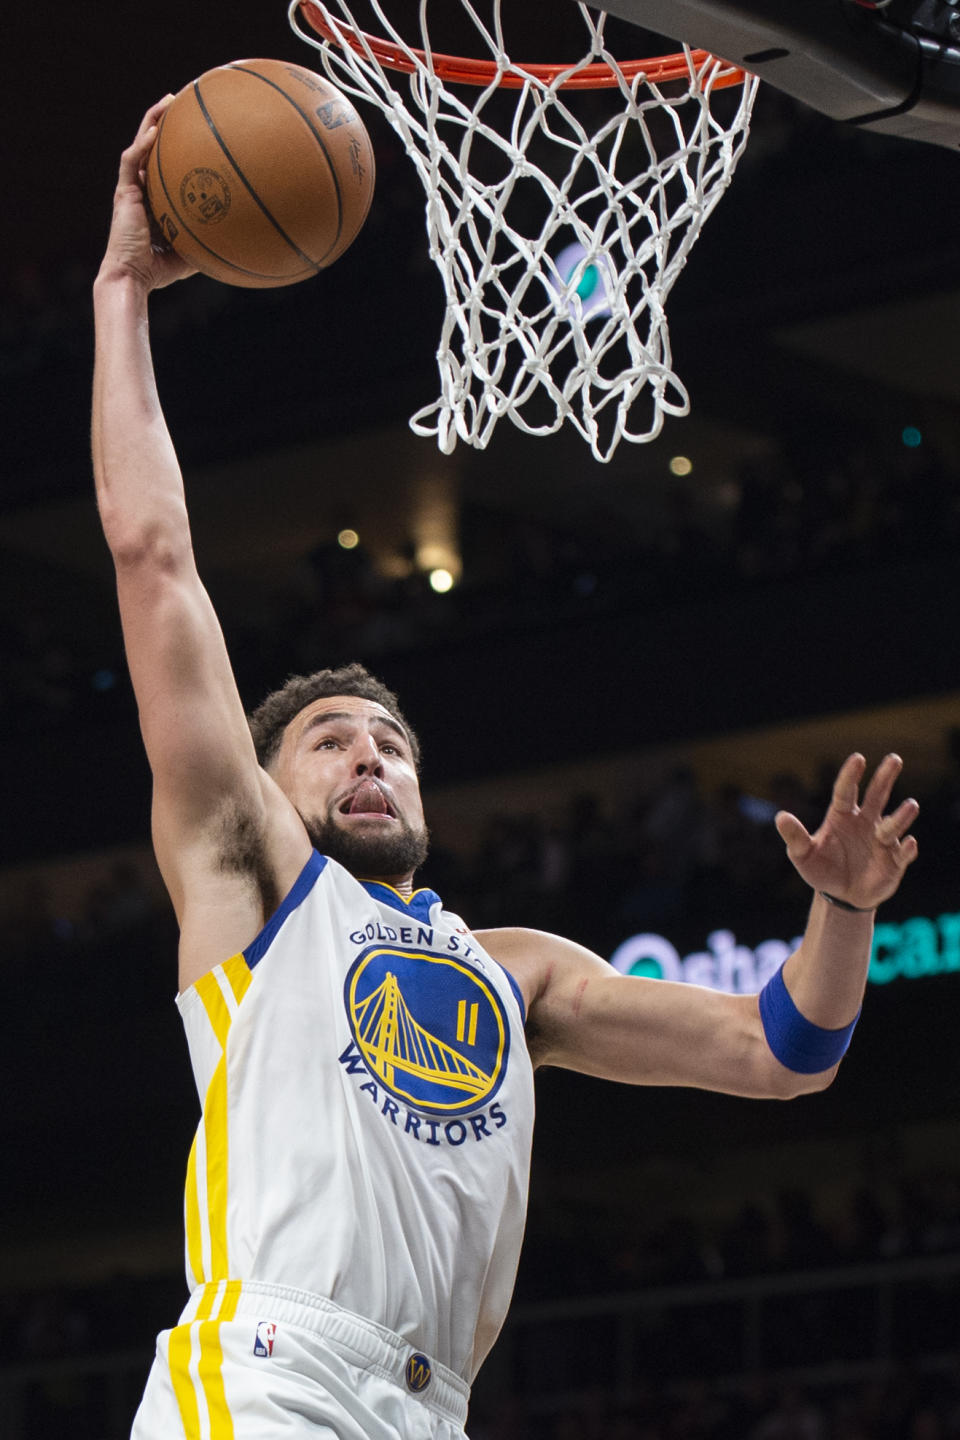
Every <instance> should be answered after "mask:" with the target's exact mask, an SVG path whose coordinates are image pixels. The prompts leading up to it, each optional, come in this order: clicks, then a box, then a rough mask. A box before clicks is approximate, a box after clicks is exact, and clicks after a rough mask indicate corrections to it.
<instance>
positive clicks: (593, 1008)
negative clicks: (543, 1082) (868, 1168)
mask: <svg viewBox="0 0 960 1440" xmlns="http://www.w3.org/2000/svg"><path fill="white" fill-rule="evenodd" d="M552 949H553V954H552V957H551V961H550V964H549V966H548V974H549V980H548V983H547V984H546V985H545V987H544V989H543V991H542V993H541V996H540V998H539V1000H538V1003H537V1006H536V1023H537V1036H538V1043H539V1047H540V1057H539V1058H540V1062H541V1063H543V1064H552V1065H559V1066H562V1067H564V1068H566V1069H571V1070H579V1071H581V1072H582V1073H584V1074H588V1075H595V1076H597V1077H599V1078H601V1079H606V1080H619V1081H624V1082H626V1083H628V1084H634V1085H685V1086H693V1087H697V1088H700V1089H709V1090H718V1091H723V1092H725V1093H728V1094H735V1095H754V1096H758V1095H768V1096H774V1095H780V1094H784V1093H787V1091H788V1090H789V1089H790V1080H789V1073H788V1072H786V1071H784V1070H783V1067H782V1066H780V1065H779V1064H778V1063H777V1061H776V1060H775V1059H774V1057H773V1055H772V1054H771V1052H770V1049H769V1047H768V1045H767V1043H766V1040H765V1038H764V1034H763V1027H762V1025H761V1023H760V1017H759V1012H758V1008H757V1001H756V997H755V996H750V995H727V994H723V993H721V992H718V991H713V990H707V989H704V988H702V987H699V986H693V985H683V984H677V983H673V982H670V981H665V980H650V979H646V978H643V977H639V976H625V975H619V974H617V973H616V972H615V971H613V970H611V968H610V966H609V965H608V964H607V963H606V961H604V960H601V959H600V957H599V956H596V955H593V954H591V953H590V952H589V951H586V950H583V949H582V948H581V947H580V946H576V945H571V944H570V943H569V942H565V941H561V940H555V941H554V942H553V947H552Z"/></svg>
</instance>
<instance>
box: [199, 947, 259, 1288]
mask: <svg viewBox="0 0 960 1440" xmlns="http://www.w3.org/2000/svg"><path fill="white" fill-rule="evenodd" d="M252 978H253V974H252V971H251V970H250V967H249V965H248V964H247V962H246V960H245V959H244V957H243V955H242V954H237V955H234V956H232V957H231V958H230V959H229V960H228V961H227V962H226V963H225V964H224V965H217V966H215V968H214V969H213V970H208V971H207V973H206V974H205V975H202V976H201V977H200V979H199V980H198V981H197V982H196V985H195V987H194V988H195V989H196V991H197V994H198V995H199V997H200V1000H201V1002H202V1004H203V1008H204V1010H205V1011H206V1014H207V1019H208V1020H209V1022H210V1026H211V1028H212V1030H213V1033H214V1035H215V1036H216V1039H217V1043H218V1044H219V1046H220V1060H219V1062H218V1064H217V1067H216V1069H215V1070H214V1072H213V1075H212V1076H211V1079H210V1084H209V1086H208V1087H207V1094H206V1097H205V1099H204V1104H203V1118H202V1120H201V1122H200V1127H199V1130H198V1133H197V1135H196V1137H195V1138H194V1142H193V1147H192V1149H191V1151H190V1159H189V1161H188V1163H187V1183H186V1194H185V1202H184V1214H185V1220H186V1232H187V1258H188V1261H189V1264H190V1269H191V1271H192V1272H193V1277H194V1280H195V1282H196V1283H197V1284H202V1283H204V1282H206V1281H209V1280H219V1279H222V1278H224V1277H225V1276H226V1275H228V1274H229V1273H230V1272H229V1260H228V1255H227V1185H228V1157H229V1143H228V1113H227V1060H226V1049H227V1037H228V1035H229V1033H230V1026H231V1024H232V1021H233V1016H234V1014H235V1013H236V1009H237V1007H238V1006H239V1004H240V1002H241V1001H242V1000H243V997H244V995H246V993H247V990H248V989H249V987H250V981H251V980H252ZM201 1167H202V1170H203V1180H204V1182H205V1184H204V1186H203V1191H204V1192H205V1193H204V1194H202V1193H201V1185H200V1179H201V1177H200V1173H199V1170H200V1168H201ZM205 1240H206V1241H207V1244H206V1245H205V1244H204V1241H205ZM205 1253H206V1254H208V1255H209V1264H204V1254H205Z"/></svg>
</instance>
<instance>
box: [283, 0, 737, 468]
mask: <svg viewBox="0 0 960 1440" xmlns="http://www.w3.org/2000/svg"><path fill="white" fill-rule="evenodd" d="M444 3H445V4H447V5H449V4H450V0H444ZM461 3H462V5H463V8H464V11H465V13H466V14H467V16H469V18H470V21H471V22H472V25H473V27H474V28H475V30H476V32H477V34H478V36H479V37H480V38H481V39H482V42H483V45H484V47H485V51H486V53H487V55H488V56H489V57H490V58H491V59H492V61H493V62H494V64H493V67H492V69H491V74H492V79H490V81H489V83H486V84H485V85H483V86H481V87H479V88H469V87H467V86H466V85H463V84H458V83H454V82H452V81H450V80H444V79H443V78H442V77H441V76H440V75H438V74H437V72H436V68H435V65H434V58H433V56H432V54H431V46H430V35H429V30H428V17H427V11H428V0H419V8H418V17H419V35H418V36H417V38H416V42H415V44H414V43H413V42H411V41H410V40H408V39H405V38H404V37H403V36H402V35H401V34H400V33H399V31H398V30H397V28H396V26H395V25H394V23H393V22H392V21H391V20H390V18H389V17H388V16H387V14H386V13H385V12H384V9H383V7H382V5H381V3H380V0H367V6H368V10H369V11H370V12H372V14H373V17H374V20H375V23H376V25H377V26H378V27H380V30H381V34H382V35H383V36H385V37H386V38H387V39H388V40H389V41H390V42H392V44H393V46H394V47H396V51H397V52H398V54H399V58H400V59H401V61H402V62H403V63H404V64H405V65H406V66H407V67H408V68H409V70H410V73H409V74H406V75H403V74H398V73H397V72H396V71H395V70H394V69H393V68H386V66H385V64H383V63H381V60H380V59H378V56H377V54H376V53H374V47H373V45H372V44H371V40H370V38H369V35H368V34H364V32H363V31H362V30H361V27H360V25H359V24H358V22H357V20H356V18H355V16H354V14H353V13H352V11H351V8H350V4H349V3H348V0H329V3H323V0H311V9H312V10H313V11H315V12H319V15H320V16H321V17H322V20H323V22H325V24H326V26H327V27H328V28H329V31H330V32H331V33H332V35H333V36H334V37H336V43H335V42H334V41H331V40H330V39H324V38H321V36H320V35H319V34H316V33H311V32H310V31H308V30H307V29H306V28H305V25H304V23H303V21H302V20H301V15H300V4H301V0H293V3H292V4H291V6H290V22H291V24H292V26H293V28H294V30H295V31H296V32H297V33H298V34H299V35H300V36H301V37H302V38H303V39H304V40H306V41H307V43H308V44H310V45H313V46H315V47H316V48H317V49H318V50H319V51H320V52H321V55H322V57H323V65H324V69H325V70H326V72H327V74H328V75H329V76H330V78H331V79H332V80H333V82H334V83H335V84H337V85H338V86H339V87H340V89H341V90H344V91H346V92H347V93H349V94H352V95H355V96H359V97H361V98H365V99H368V100H371V101H373V102H374V104H376V105H377V106H378V107H379V108H380V110H382V112H383V113H384V115H385V116H386V117H387V119H388V120H389V122H390V124H391V125H392V126H393V128H394V130H395V131H396V132H397V134H398V135H399V136H400V138H401V140H402V142H403V144H404V147H405V149H406V151H407V153H408V155H409V156H410V158H411V159H412V161H413V163H414V165H415V166H416V170H417V174H418V175H419V176H420V179H421V181H422V182H423V185H424V188H425V190H426V194H427V209H426V218H427V233H428V239H429V246H430V255H431V257H432V259H433V260H434V261H435V262H436V264H437V267H438V269H439V271H440V274H441V276H442V279H443V285H444V291H445V299H446V308H445V313H444V319H443V322H442V332H441V338H440V344H439V346H438V350H437V361H438V365H439V371H440V395H439V397H438V399H437V400H436V401H435V402H434V403H433V404H430V405H428V406H425V407H424V408H423V409H422V410H419V411H418V412H417V413H416V414H415V415H414V416H413V417H412V418H411V421H410V424H411V426H412V428H413V429H414V431H416V432H417V433H418V434H421V435H435V436H436V437H437V442H438V444H439V446H440V449H441V450H443V451H444V452H446V453H449V452H450V451H452V450H453V449H454V447H455V445H456V443H457V439H458V438H459V439H462V440H464V441H466V442H468V443H469V444H471V445H473V446H476V447H477V448H479V449H482V448H484V447H485V446H486V445H487V443H488V442H489V439H490V436H491V433H492V431H493V429H494V426H495V425H496V423H497V421H498V420H499V419H500V418H501V417H503V416H508V417H509V418H510V419H511V420H512V421H513V423H514V424H515V425H517V426H519V427H520V428H521V429H522V430H524V431H527V432H528V433H530V434H534V435H546V434H550V433H552V432H554V431H556V430H558V429H559V428H560V427H561V425H563V423H564V422H565V421H569V422H570V423H571V424H573V425H574V426H575V427H576V428H577V430H578V431H579V432H580V434H581V435H582V436H583V438H584V439H585V440H586V441H587V443H588V444H589V445H590V448H591V450H592V451H593V454H594V456H595V457H596V458H597V459H598V460H609V459H610V457H611V455H612V454H613V452H614V450H615V449H616V447H617V445H618V444H619V443H620V441H621V440H627V441H630V442H634V443H642V442H644V441H649V440H652V439H653V438H654V437H655V436H656V435H657V434H658V433H659V431H660V429H661V427H662V425H663V422H664V417H665V416H666V415H685V414H686V413H687V412H688V411H689V408H690V404H689V397H688V395H687V392H686V389H685V388H684V386H683V384H682V382H681V381H680V379H679V378H678V376H677V375H676V374H675V373H674V371H673V369H672V362H671V353H670V337H669V332H668V328H667V317H666V301H667V296H668V295H669V293H670V290H671V288H672V286H673V284H674V282H675V281H676V279H677V276H678V275H679V274H680V271H681V270H682V269H683V266H684V264H685V263H686V259H687V256H688V255H689V253H690V250H691V248H692V246H693V244H694V242H695V240H696V238H697V236H698V234H699V232H700V227H701V225H702V224H703V222H704V220H705V219H706V217H707V216H708V215H709V214H710V212H711V211H712V210H713V208H714V206H715V205H716V203H717V201H718V200H719V198H720V196H721V194H722V193H723V191H724V190H725V188H726V186H727V185H728V184H729V182H730V179H731V177H732V175H733V171H734V168H735V167H736V164H737V160H738V159H739V157H740V154H741V152H742V150H743V147H744V145H745V143H746V137H747V131H748V126H749V119H750V111H751V108H752V105H753V99H754V94H755V92H756V83H757V82H756V81H755V80H754V79H753V78H752V77H749V76H748V77H747V78H746V81H745V82H744V83H743V84H742V85H739V86H737V87H736V88H732V87H731V88H730V89H723V90H722V95H723V100H722V103H721V104H717V100H718V99H720V93H721V87H723V85H724V81H727V82H729V80H730V77H731V67H730V66H727V65H725V64H724V62H723V61H719V60H716V59H714V58H713V57H712V56H706V57H704V56H702V54H700V55H697V54H693V53H691V52H690V51H689V50H685V57H686V63H685V64H684V65H682V71H683V78H682V79H680V80H678V81H669V82H665V83H660V84H653V83H650V82H649V81H645V80H644V78H643V77H642V76H640V75H638V76H635V77H633V78H632V79H630V78H628V77H627V75H625V74H624V70H623V68H622V67H621V65H619V64H618V62H617V60H616V59H615V58H614V57H613V56H612V55H611V54H610V53H609V52H608V50H607V48H606V44H605V40H604V30H605V26H606V16H605V15H604V14H602V13H596V12H592V11H590V10H588V9H587V7H586V6H585V5H582V4H581V5H580V6H579V7H578V8H579V9H580V11H581V14H582V17H583V21H584V24H585V26H586V30H587V35H588V38H589V44H588V46H587V48H586V50H585V53H584V55H583V57H582V59H580V60H579V61H578V62H577V63H575V64H571V65H570V66H569V67H568V68H567V69H565V70H563V71H562V72H561V73H560V74H558V75H556V76H555V77H553V78H551V79H543V78H538V77H537V76H533V75H531V74H530V72H529V71H528V70H524V69H521V68H520V67H518V66H517V65H516V64H515V63H514V62H512V61H511V60H510V58H509V56H508V55H507V53H506V50H505V48H504V38H503V30H502V26H501V20H500V0H493V7H492V10H493V14H492V22H491V23H487V22H485V21H484V20H483V19H482V18H481V16H480V14H479V13H478V11H477V9H476V8H475V6H474V4H473V3H472V0H461ZM406 8H407V10H408V11H409V9H410V7H409V6H407V7H406ZM379 48H380V47H379V46H378V47H377V49H379ZM596 62H605V63H606V64H607V65H608V66H609V67H610V68H611V70H612V80H611V85H612V88H610V89H608V90H592V89H591V90H586V91H581V90H571V89H566V88H563V86H564V82H569V81H570V80H571V79H575V77H577V76H578V75H582V72H583V71H584V70H585V69H586V67H587V66H588V65H590V64H593V63H596ZM437 63H438V64H439V61H438V62H437ZM509 87H513V88H509ZM715 91H716V92H717V93H716V95H715ZM720 110H725V111H726V114H725V116H724V117H723V118H718V114H717V113H715V112H717V111H720Z"/></svg>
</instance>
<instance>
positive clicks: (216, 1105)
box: [203, 1055, 229, 1280]
mask: <svg viewBox="0 0 960 1440" xmlns="http://www.w3.org/2000/svg"><path fill="white" fill-rule="evenodd" d="M203 1131H204V1137H205V1139H206V1148H207V1167H206V1171H207V1224H208V1226H209V1229H210V1274H209V1275H208V1276H206V1277H205V1278H206V1279H209V1280H223V1279H225V1278H226V1276H227V1275H228V1274H229V1267H228V1264H227V1160H228V1142H227V1057H226V1055H223V1056H221V1058H220V1063H219V1064H218V1065H217V1068H216V1070H214V1072H213V1078H212V1079H211V1081H210V1086H209V1088H208V1090H207V1098H206V1100H205V1101H204V1105H203Z"/></svg>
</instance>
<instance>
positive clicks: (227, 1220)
mask: <svg viewBox="0 0 960 1440" xmlns="http://www.w3.org/2000/svg"><path fill="white" fill-rule="evenodd" d="M178 1005H179V1007H180V1011H181V1015H182V1017H183V1022H184V1026H185V1028H186V1032H187V1040H188V1044H189V1047H190V1058H191V1063H192V1065H193V1071H194V1076H195V1079H196V1083H197V1088H198V1090H199V1092H200V1097H201V1100H202V1104H203V1114H202V1118H201V1121H200V1125H199V1128H198V1130H197V1135H196V1139H195V1141H194V1144H193V1148H192V1150H191V1153H190V1161H189V1165H188V1171H187V1185H186V1253H187V1276H188V1281H189V1283H190V1285H191V1288H194V1289H195V1288H196V1287H198V1286H204V1285H210V1283H211V1282H220V1281H241V1282H245V1281H250V1282H259V1283H262V1284H266V1285H272V1286H281V1287H289V1288H290V1289H292V1290H295V1291H298V1292H304V1293H305V1294H307V1295H314V1296H320V1297H325V1298H326V1299H327V1300H330V1301H333V1302H334V1303H335V1304H336V1305H338V1306H342V1307H343V1308H344V1309H345V1310H347V1311H350V1312H353V1313H354V1314H356V1315H360V1316H364V1317H366V1318H367V1319H368V1320H370V1321H372V1322H374V1324H376V1325H380V1326H383V1327H385V1328H386V1329H387V1330H389V1331H392V1332H394V1333H395V1334H396V1335H398V1336H400V1337H401V1338H402V1339H403V1340H405V1341H407V1342H409V1344H410V1345H411V1347H413V1349H415V1350H417V1351H421V1352H424V1353H426V1354H427V1355H430V1356H432V1357H434V1359H436V1360H437V1361H439V1362H440V1364H442V1365H444V1366H446V1367H447V1368H448V1369H449V1370H451V1371H453V1372H454V1373H455V1374H456V1375H459V1376H462V1377H463V1379H464V1380H466V1381H468V1382H469V1381H470V1380H472V1378H473V1376H474V1375H475V1374H476V1371H477V1370H478V1368H479V1366H480V1364H481V1362H482V1360H483V1358H484V1356H485V1355H486V1353H487V1351H488V1350H489V1348H490V1346H491V1345H492V1344H493V1341H494V1339H495V1338H496V1335H497V1332H498V1331H499V1329H500V1326H501V1324H502V1323H503V1319H504V1316H505V1314H506V1310H507V1306H508V1304H509V1301H510V1296H511V1293H512V1290H513V1284H514V1279H515V1275H516V1267H517V1260H518V1256H519V1251H520V1243H521V1238H522V1234H523V1227H524V1217H525V1211H526V1198H527V1186H528V1179H529V1162H530V1143H531V1135H532V1129H533V1109H534V1102H533V1074H532V1066H531V1063H530V1058H529V1055H528V1053H527V1048H526V1044H525V1040H524V1033H523V1023H524V1012H523V1002H522V998H521V996H520V992H519V990H518V988H517V986H516V984H515V982H514V981H513V979H512V977H511V976H509V975H508V974H507V972H506V971H505V970H503V969H502V967H501V966H500V965H498V964H497V962H496V961H494V960H493V959H492V958H491V957H490V956H489V955H488V954H486V952H485V951H483V950H482V949H481V948H480V946H479V945H478V944H477V942H476V941H475V940H474V939H473V937H472V936H471V935H470V933H469V931H468V930H467V927H466V926H465V925H464V923H463V922H462V921H461V920H460V919H459V918H458V917H457V916H456V915H452V914H450V913H449V912H448V911H445V910H444V909H443V908H442V905H441V902H440V899H439V897H438V896H437V895H435V894H434V892H433V891H432V890H418V891H417V892H416V893H415V894H414V895H413V896H412V897H411V899H410V900H409V901H407V900H405V899H404V898H403V897H402V896H401V895H400V894H398V893H397V892H396V891H395V890H393V889H391V888H390V887H389V886H387V885H381V884H379V883H375V882H372V881H364V882H360V881H357V880H355V879H354V878H353V877H352V876H351V875H350V874H348V872H347V871H346V870H344V869H343V867H342V866H340V865H338V864H337V863H336V862H335V861H332V860H330V859H328V858H326V857H324V856H321V855H319V854H317V853H316V852H314V854H313V855H312V856H311V858H310V860H309V861H308V862H307V864H306V866H305V867H304V869H303V871H302V873H301V875H300V876H299V878H298V879H297V881H296V883H295V885H294V886H293V889H292V890H291V891H290V894H289V895H288V896H287V897H286V899H285V900H284V901H283V904H282V905H281V906H280V908H279V910H278V911H277V912H276V914H275V915H273V916H272V918H271V919H270V920H269V921H268V923H267V925H266V926H265V927H264V929H263V930H262V931H261V933H260V934H259V935H258V936H257V938H256V940H254V941H253V943H252V944H251V945H250V946H248V948H247V949H246V950H245V951H244V952H243V953H242V954H238V955H235V956H234V957H233V958H232V959H230V960H228V961H226V963H225V964H223V965H218V966H216V968H215V969H214V970H212V971H210V972H209V973H208V974H206V975H204V976H203V977H202V978H201V979H200V980H199V981H198V982H197V983H196V984H195V985H193V986H191V987H190V989H189V990H187V991H185V992H184V993H183V994H182V995H181V996H180V997H179V999H178Z"/></svg>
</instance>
